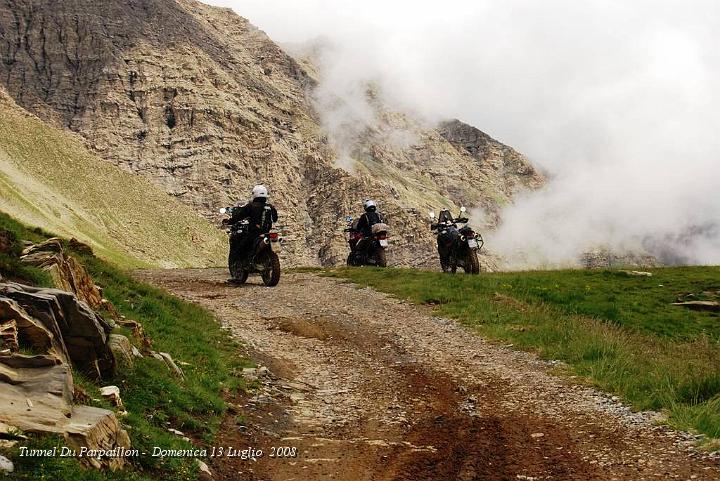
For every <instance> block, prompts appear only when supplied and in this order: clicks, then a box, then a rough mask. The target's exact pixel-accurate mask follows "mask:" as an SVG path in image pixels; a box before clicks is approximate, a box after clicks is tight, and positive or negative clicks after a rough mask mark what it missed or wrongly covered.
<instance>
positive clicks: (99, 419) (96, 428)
mask: <svg viewBox="0 0 720 481" xmlns="http://www.w3.org/2000/svg"><path fill="white" fill-rule="evenodd" d="M60 428H61V429H62V431H60V432H62V433H64V435H65V442H66V443H67V444H68V446H69V447H71V448H74V449H75V450H76V451H77V452H79V451H80V448H82V447H86V448H88V449H91V450H113V449H117V450H119V452H120V451H121V450H123V449H128V448H129V447H130V437H129V436H128V434H127V431H125V430H124V429H123V428H122V427H121V426H120V423H119V422H118V420H117V417H115V414H114V413H113V412H112V411H108V410H107V409H100V408H96V407H91V406H75V408H74V409H73V413H72V416H71V417H70V418H68V419H66V422H65V423H63V424H62V425H61V426H60ZM81 459H82V461H83V462H85V463H86V464H89V465H90V466H92V467H94V468H98V469H99V468H104V467H108V468H110V469H112V470H116V469H119V468H122V467H123V466H124V465H125V458H124V457H122V456H116V457H106V458H100V459H98V458H94V457H83V458H81Z"/></svg>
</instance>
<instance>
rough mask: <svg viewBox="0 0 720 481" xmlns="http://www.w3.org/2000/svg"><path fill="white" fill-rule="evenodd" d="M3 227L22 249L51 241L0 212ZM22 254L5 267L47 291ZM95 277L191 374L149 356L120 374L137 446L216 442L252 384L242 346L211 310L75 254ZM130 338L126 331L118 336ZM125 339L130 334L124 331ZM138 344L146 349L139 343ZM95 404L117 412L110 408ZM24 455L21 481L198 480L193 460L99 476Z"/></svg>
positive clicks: (89, 388)
mask: <svg viewBox="0 0 720 481" xmlns="http://www.w3.org/2000/svg"><path fill="white" fill-rule="evenodd" d="M0 228H5V229H7V230H10V231H11V232H13V234H14V235H15V236H16V239H17V243H18V245H21V239H30V240H32V241H35V242H38V241H42V240H43V239H45V238H46V237H48V236H49V235H50V234H47V233H42V232H39V231H38V232H35V231H33V230H29V229H27V228H26V227H24V226H23V225H21V224H19V223H17V222H15V221H13V220H12V219H11V218H9V217H8V216H6V215H4V214H2V213H0ZM17 254H18V252H17V248H16V247H15V246H14V247H13V251H12V252H10V253H9V254H7V255H6V256H5V257H2V258H0V261H1V262H3V263H2V264H0V268H2V269H3V271H2V272H3V275H4V276H6V275H7V276H8V277H10V278H13V279H17V280H22V281H25V282H28V283H31V284H37V282H35V281H37V280H40V281H42V282H41V283H43V284H45V285H49V284H50V280H49V278H47V276H45V275H44V273H43V272H42V271H39V270H37V269H31V270H29V271H26V270H25V267H24V266H22V265H21V264H18V260H17ZM73 255H75V256H76V257H77V258H78V259H79V260H80V261H81V262H82V263H83V264H84V265H85V267H86V268H87V269H88V270H89V272H90V274H91V275H92V277H93V279H94V281H95V282H96V283H97V284H98V285H101V286H102V287H103V288H104V295H105V297H107V298H108V299H110V300H111V301H112V302H113V303H114V304H115V306H116V308H117V309H118V310H119V311H120V312H121V313H122V314H123V315H125V316H126V317H127V318H128V319H133V320H137V321H138V322H140V323H141V324H142V325H143V328H144V330H145V332H146V334H147V335H148V336H149V337H150V339H151V340H152V343H153V346H152V349H153V350H155V351H162V352H168V353H170V354H171V355H172V357H173V359H174V360H175V362H176V363H178V364H179V365H180V367H181V368H182V369H183V371H184V372H185V377H186V378H185V380H180V379H178V378H176V377H175V376H174V375H172V373H171V372H170V371H169V370H168V369H167V367H166V366H165V364H164V363H162V362H160V361H158V360H156V359H154V358H150V357H145V358H143V359H138V360H135V363H134V366H133V367H131V368H128V367H125V368H122V369H120V370H119V371H118V373H117V375H116V377H115V378H114V379H108V380H105V381H103V385H110V384H115V385H117V386H119V387H120V392H121V397H122V399H123V403H124V404H125V407H126V409H127V411H128V412H129V415H128V416H127V417H124V418H120V420H121V422H122V423H124V424H125V425H126V426H128V434H129V435H130V438H131V441H132V447H133V448H137V449H139V450H140V451H141V452H142V451H145V452H147V453H150V452H152V448H153V447H154V446H159V447H162V448H188V447H190V445H189V444H188V443H187V442H185V441H183V440H182V439H181V438H180V437H178V436H176V435H174V434H171V433H169V432H168V431H167V429H168V428H170V427H172V428H174V429H178V430H180V431H183V432H184V433H185V434H186V435H188V436H189V437H191V438H192V439H194V440H196V444H197V445H202V444H203V443H211V442H212V440H213V439H214V437H215V435H216V433H217V430H218V427H219V425H220V422H221V420H222V418H223V416H224V414H225V410H226V403H225V401H224V397H225V396H227V395H228V394H231V393H233V392H237V390H239V389H244V388H245V385H244V383H243V381H242V379H241V377H240V375H239V373H240V372H241V370H242V368H243V367H247V366H249V365H250V363H249V361H248V360H247V359H245V358H244V357H243V355H242V353H241V352H240V345H239V344H238V343H237V342H236V341H234V340H233V339H231V338H230V336H229V335H228V334H227V332H225V331H224V330H222V329H221V328H220V325H219V324H218V322H217V320H216V319H215V318H214V317H213V316H212V314H211V313H210V312H208V311H207V310H205V309H203V308H201V307H198V306H196V305H194V304H190V303H188V302H184V301H182V300H180V299H178V298H176V297H173V296H171V295H169V294H167V293H166V292H164V291H162V290H160V289H157V288H154V287H152V286H149V285H147V284H144V283H142V282H138V281H136V280H134V279H133V278H132V277H131V276H130V275H129V274H128V273H127V272H125V271H123V270H121V269H119V268H117V267H114V266H112V265H110V264H108V263H107V262H105V261H103V260H101V259H98V258H96V257H93V256H91V255H83V254H79V253H78V254H73ZM119 331H123V330H119ZM122 333H123V334H126V332H122ZM131 341H132V342H133V343H135V344H136V345H139V341H138V340H137V339H133V338H131ZM75 378H76V384H77V385H79V386H81V387H82V388H83V389H84V390H85V391H86V392H87V393H88V395H89V396H90V397H91V398H95V399H97V398H98V397H99V393H98V390H97V386H96V385H94V384H93V383H92V382H90V381H88V380H86V379H84V378H83V377H82V376H81V375H78V374H77V373H76V374H75ZM91 404H93V405H96V406H100V407H105V408H110V406H109V405H108V404H107V403H106V402H105V401H91ZM23 445H24V446H28V447H34V448H42V447H44V448H47V447H52V446H62V445H63V442H62V440H61V439H60V438H58V437H55V436H36V437H31V439H30V440H29V442H27V443H23ZM18 454H19V452H18V450H17V449H15V450H14V451H12V452H10V453H9V455H10V457H11V459H12V460H13V462H14V463H15V467H16V473H15V474H14V479H21V480H36V479H47V480H60V479H62V480H65V479H68V480H69V479H72V480H80V481H85V480H87V481H89V480H100V479H111V480H133V481H134V480H150V479H172V480H190V479H196V477H197V472H196V471H197V469H196V467H195V465H194V460H193V459H188V458H159V457H155V458H154V457H151V456H149V455H148V456H140V457H138V458H133V464H132V465H131V466H130V467H129V468H128V469H125V470H123V471H122V472H117V473H107V472H102V473H98V472H96V471H95V470H92V469H85V468H84V467H82V466H81V464H80V463H79V461H78V460H77V459H69V458H28V457H19V455H18Z"/></svg>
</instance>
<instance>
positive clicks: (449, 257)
mask: <svg viewBox="0 0 720 481" xmlns="http://www.w3.org/2000/svg"><path fill="white" fill-rule="evenodd" d="M466 211H467V209H465V207H460V215H459V216H458V217H457V218H455V219H453V217H452V215H451V214H450V211H448V210H447V209H444V210H442V211H440V216H439V217H438V222H437V223H433V222H434V221H435V212H430V223H431V225H430V229H431V230H433V231H437V243H438V252H439V253H440V267H441V268H442V270H443V272H451V273H453V274H454V273H455V272H456V271H457V268H458V267H462V268H463V270H464V271H465V273H466V274H479V273H480V261H479V260H478V256H477V253H478V252H480V249H482V247H483V245H484V244H485V242H484V241H483V238H482V236H481V235H480V234H479V233H477V232H475V231H474V230H472V228H471V227H470V226H469V225H468V221H469V219H468V218H467V217H466V216H465V213H466ZM458 224H465V225H464V226H462V227H460V228H458ZM443 251H444V252H443ZM443 254H444V255H443Z"/></svg>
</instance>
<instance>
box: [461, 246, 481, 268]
mask: <svg viewBox="0 0 720 481" xmlns="http://www.w3.org/2000/svg"><path fill="white" fill-rule="evenodd" d="M463 269H465V274H480V261H478V257H477V252H475V251H474V250H470V251H469V252H468V254H467V256H466V257H465V263H464V265H463Z"/></svg>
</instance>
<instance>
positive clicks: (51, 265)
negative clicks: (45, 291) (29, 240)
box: [21, 238, 107, 309]
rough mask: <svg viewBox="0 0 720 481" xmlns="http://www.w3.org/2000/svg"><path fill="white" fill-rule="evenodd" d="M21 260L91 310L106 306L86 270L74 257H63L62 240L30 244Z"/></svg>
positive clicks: (64, 255)
mask: <svg viewBox="0 0 720 481" xmlns="http://www.w3.org/2000/svg"><path fill="white" fill-rule="evenodd" d="M75 242H76V243H77V241H75ZM21 260H22V261H23V262H24V263H26V264H29V265H32V266H35V267H40V268H41V269H43V270H45V271H46V272H47V273H49V274H50V277H52V279H53V282H54V284H55V287H57V288H58V289H61V290H64V291H68V292H72V293H74V294H75V295H76V296H77V297H78V299H80V300H81V301H83V302H84V303H85V304H87V305H88V306H89V307H90V308H91V309H103V308H105V307H106V306H107V303H106V302H104V300H103V297H102V293H101V292H100V289H98V287H97V286H96V285H95V283H94V282H93V280H92V278H91V277H90V274H88V272H87V270H85V267H83V266H82V264H80V263H79V262H78V261H76V260H75V258H74V257H72V256H68V255H66V254H65V250H64V248H63V244H62V240H60V239H58V238H52V239H48V240H47V241H45V242H43V243H40V244H35V245H32V246H30V247H28V248H26V249H25V250H24V251H23V252H22V256H21Z"/></svg>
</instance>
